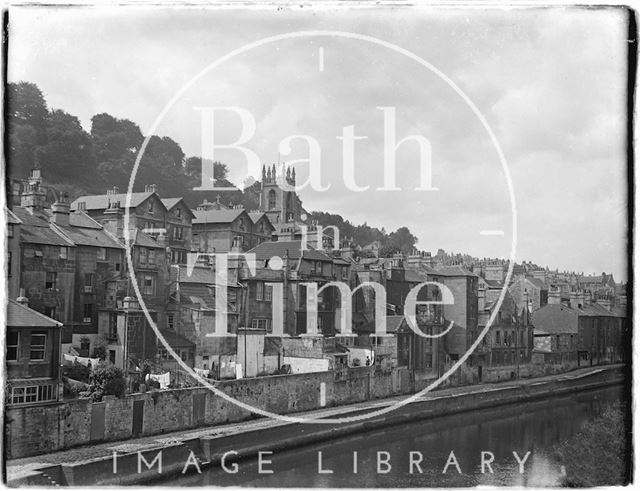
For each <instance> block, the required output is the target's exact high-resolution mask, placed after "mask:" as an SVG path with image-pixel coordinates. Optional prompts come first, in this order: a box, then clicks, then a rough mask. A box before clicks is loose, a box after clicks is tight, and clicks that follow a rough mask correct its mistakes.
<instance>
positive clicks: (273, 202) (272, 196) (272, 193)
mask: <svg viewBox="0 0 640 491" xmlns="http://www.w3.org/2000/svg"><path fill="white" fill-rule="evenodd" d="M268 202H269V209H270V210H275V209H276V192H275V191H274V190H273V189H272V190H271V191H269V201H268Z"/></svg>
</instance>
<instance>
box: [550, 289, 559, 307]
mask: <svg viewBox="0 0 640 491" xmlns="http://www.w3.org/2000/svg"><path fill="white" fill-rule="evenodd" d="M548 303H549V305H558V304H560V289H559V288H558V287H551V288H549V298H548Z"/></svg>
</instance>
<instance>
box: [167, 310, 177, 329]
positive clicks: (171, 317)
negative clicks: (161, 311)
mask: <svg viewBox="0 0 640 491" xmlns="http://www.w3.org/2000/svg"><path fill="white" fill-rule="evenodd" d="M167 327H168V328H169V329H171V330H173V329H174V328H175V325H174V314H167Z"/></svg>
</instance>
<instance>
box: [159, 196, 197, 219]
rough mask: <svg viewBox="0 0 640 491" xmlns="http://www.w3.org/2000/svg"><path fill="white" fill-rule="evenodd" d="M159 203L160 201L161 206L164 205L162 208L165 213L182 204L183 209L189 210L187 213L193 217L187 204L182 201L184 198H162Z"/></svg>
mask: <svg viewBox="0 0 640 491" xmlns="http://www.w3.org/2000/svg"><path fill="white" fill-rule="evenodd" d="M160 201H162V204H163V205H164V207H165V208H166V209H167V211H171V210H172V209H173V208H175V207H176V206H177V205H178V204H179V203H182V204H183V205H184V207H185V208H186V209H187V210H189V213H190V214H191V218H193V217H194V216H195V215H194V214H193V211H191V208H189V207H188V206H187V203H186V202H185V201H184V198H163V199H160Z"/></svg>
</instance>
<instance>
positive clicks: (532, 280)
mask: <svg viewBox="0 0 640 491" xmlns="http://www.w3.org/2000/svg"><path fill="white" fill-rule="evenodd" d="M527 281H528V282H529V283H531V284H532V285H533V286H535V287H536V288H539V289H540V290H548V288H547V285H545V284H544V281H542V280H541V279H540V278H533V277H531V276H527Z"/></svg>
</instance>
